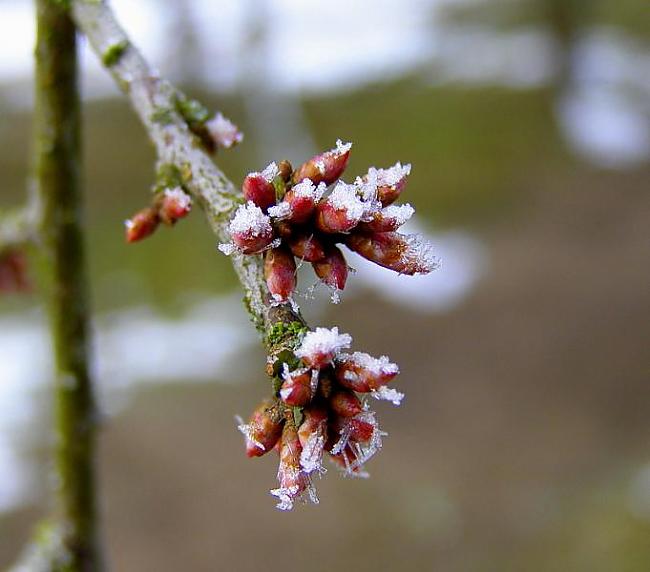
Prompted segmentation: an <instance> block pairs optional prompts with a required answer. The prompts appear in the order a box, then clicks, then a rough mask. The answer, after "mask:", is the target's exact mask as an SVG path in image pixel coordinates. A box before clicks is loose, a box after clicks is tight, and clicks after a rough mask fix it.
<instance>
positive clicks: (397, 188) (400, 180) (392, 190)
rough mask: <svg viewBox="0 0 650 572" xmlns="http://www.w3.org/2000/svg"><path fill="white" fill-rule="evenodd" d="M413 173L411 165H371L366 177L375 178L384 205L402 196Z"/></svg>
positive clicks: (379, 196) (367, 178)
mask: <svg viewBox="0 0 650 572" xmlns="http://www.w3.org/2000/svg"><path fill="white" fill-rule="evenodd" d="M410 173H411V165H410V164H407V165H403V166H402V164H401V163H399V162H397V163H395V164H394V165H393V166H392V167H390V168H388V169H375V168H374V167H371V168H370V169H369V170H368V174H367V175H366V176H365V177H364V179H366V180H369V179H374V180H375V183H376V184H377V198H378V199H379V201H380V202H381V204H382V205H383V206H388V205H390V204H392V203H394V202H395V201H396V200H397V197H399V196H400V194H401V193H402V191H403V190H404V187H405V186H406V181H407V179H408V176H409V175H410Z"/></svg>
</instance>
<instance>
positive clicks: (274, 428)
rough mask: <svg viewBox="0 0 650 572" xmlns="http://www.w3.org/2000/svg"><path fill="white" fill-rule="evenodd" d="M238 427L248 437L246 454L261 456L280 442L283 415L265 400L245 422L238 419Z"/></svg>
mask: <svg viewBox="0 0 650 572" xmlns="http://www.w3.org/2000/svg"><path fill="white" fill-rule="evenodd" d="M238 421H239V425H238V426H237V428H238V429H239V431H241V433H242V434H243V435H244V437H245V438H246V455H247V456H248V457H261V456H262V455H264V454H265V453H268V452H269V451H270V450H271V449H273V447H275V444H276V443H277V442H278V439H279V438H280V435H281V433H282V417H281V415H280V413H279V411H277V409H276V408H274V407H273V406H271V405H270V403H269V402H268V401H265V402H263V403H262V404H261V405H260V406H259V407H258V408H257V409H256V410H255V411H253V414H252V415H251V418H250V420H249V421H248V423H247V424H245V423H244V422H243V421H242V419H241V418H239V419H238Z"/></svg>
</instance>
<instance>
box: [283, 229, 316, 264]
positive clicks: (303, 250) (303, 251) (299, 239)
mask: <svg viewBox="0 0 650 572" xmlns="http://www.w3.org/2000/svg"><path fill="white" fill-rule="evenodd" d="M288 243H289V248H291V252H292V253H293V255H294V256H295V257H296V258H299V259H300V260H304V261H305V262H318V261H319V260H323V259H324V258H325V246H324V245H323V241H322V240H320V238H318V236H315V235H314V234H307V233H300V234H296V235H295V236H293V237H291V238H290V239H289V241H288Z"/></svg>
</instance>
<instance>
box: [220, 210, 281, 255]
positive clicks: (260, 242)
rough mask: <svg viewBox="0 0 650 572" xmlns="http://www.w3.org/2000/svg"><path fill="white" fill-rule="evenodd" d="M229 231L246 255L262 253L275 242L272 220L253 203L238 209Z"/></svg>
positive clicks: (236, 244) (234, 241)
mask: <svg viewBox="0 0 650 572" xmlns="http://www.w3.org/2000/svg"><path fill="white" fill-rule="evenodd" d="M229 230H230V235H231V236H232V241H233V243H234V244H235V246H237V248H239V250H241V252H243V253H244V254H255V253H257V252H261V251H262V250H264V249H265V248H266V247H267V246H269V245H270V244H271V242H273V228H272V227H271V219H269V217H268V216H266V215H265V214H264V213H263V212H262V209H260V208H259V207H258V206H256V205H255V204H254V203H253V202H251V201H249V202H248V203H247V204H246V205H242V206H240V207H239V208H238V209H237V212H236V213H235V216H234V218H233V219H232V220H231V221H230V226H229Z"/></svg>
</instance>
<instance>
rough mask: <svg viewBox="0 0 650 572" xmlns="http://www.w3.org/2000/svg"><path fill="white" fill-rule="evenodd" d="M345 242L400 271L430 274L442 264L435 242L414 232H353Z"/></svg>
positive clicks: (380, 264)
mask: <svg viewBox="0 0 650 572" xmlns="http://www.w3.org/2000/svg"><path fill="white" fill-rule="evenodd" d="M345 244H346V245H347V247H348V248H349V249H350V250H353V251H354V252H356V253H358V254H360V255H361V256H363V257H364V258H366V259H367V260H370V261H371V262H374V263H375V264H379V266H383V267H384V268H388V269H390V270H393V271H395V272H398V273H400V274H408V275H413V274H428V273H429V272H432V271H433V270H435V269H436V268H438V267H439V266H440V263H439V261H438V259H437V258H436V257H435V256H434V254H433V247H432V245H431V244H430V243H429V242H426V241H424V240H422V237H420V236H418V235H414V234H399V233H397V232H382V233H375V234H371V235H363V234H351V235H350V236H348V237H347V239H346V242H345Z"/></svg>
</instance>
